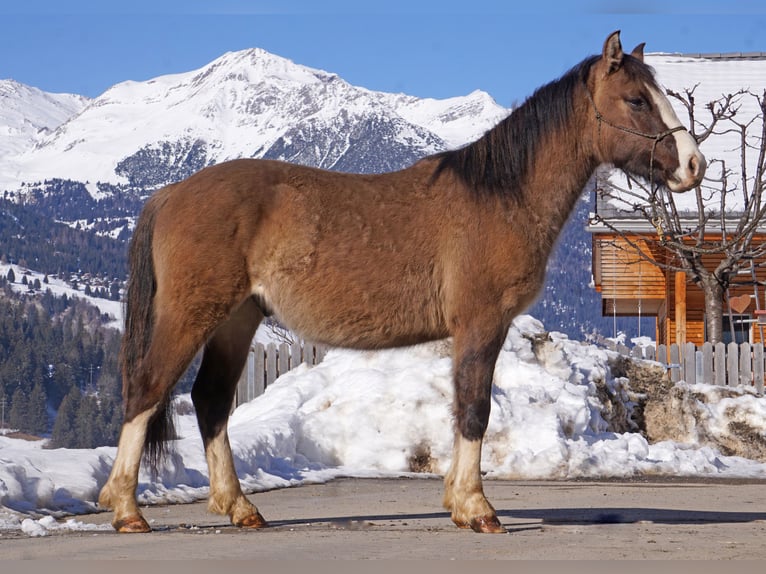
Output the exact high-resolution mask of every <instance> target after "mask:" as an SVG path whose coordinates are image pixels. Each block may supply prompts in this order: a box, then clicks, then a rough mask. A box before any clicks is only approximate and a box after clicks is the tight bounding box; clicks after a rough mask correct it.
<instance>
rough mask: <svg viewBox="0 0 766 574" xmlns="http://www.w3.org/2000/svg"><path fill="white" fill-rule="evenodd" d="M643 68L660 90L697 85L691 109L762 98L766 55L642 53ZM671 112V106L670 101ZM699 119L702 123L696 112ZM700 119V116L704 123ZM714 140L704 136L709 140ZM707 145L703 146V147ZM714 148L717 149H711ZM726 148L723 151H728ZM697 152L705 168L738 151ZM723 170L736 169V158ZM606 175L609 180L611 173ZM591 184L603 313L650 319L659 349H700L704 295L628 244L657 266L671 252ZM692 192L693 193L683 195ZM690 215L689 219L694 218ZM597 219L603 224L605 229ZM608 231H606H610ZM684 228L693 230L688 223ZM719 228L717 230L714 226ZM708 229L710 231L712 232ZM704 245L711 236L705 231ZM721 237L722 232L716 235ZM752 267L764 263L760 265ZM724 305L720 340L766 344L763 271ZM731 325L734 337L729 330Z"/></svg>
mask: <svg viewBox="0 0 766 574" xmlns="http://www.w3.org/2000/svg"><path fill="white" fill-rule="evenodd" d="M646 60H647V63H649V64H650V65H652V66H653V67H655V69H656V71H657V78H658V81H659V82H660V84H662V85H664V86H667V87H669V88H671V89H673V90H675V91H677V92H682V91H683V89H684V88H685V87H689V88H691V87H693V86H695V85H696V86H697V88H696V91H695V93H694V94H695V100H696V105H697V106H700V109H702V110H704V105H705V104H706V103H707V102H709V101H712V100H714V99H717V98H719V97H720V96H721V95H722V94H725V93H734V92H736V91H737V90H739V89H751V90H753V91H756V92H758V93H763V91H764V89H766V54H763V53H759V54H726V55H720V54H717V55H705V56H702V55H693V56H672V55H666V54H662V55H647V58H646ZM674 106H675V103H674ZM677 113H678V115H679V118H680V119H681V121H683V122H684V123H687V116H686V115H685V113H684V112H683V110H680V109H678V108H677ZM699 117H704V116H703V112H700V116H699ZM704 119H706V118H704ZM712 139H713V138H710V140H708V141H711V140H712ZM706 143H707V142H706ZM716 145H717V146H718V147H716ZM727 148H728V149H727ZM701 149H702V151H703V153H704V154H705V156H706V157H707V158H708V161H709V162H710V160H711V159H713V158H718V159H722V155H725V154H727V153H729V154H730V153H732V152H731V149H734V153H735V154H737V153H739V152H738V151H737V150H736V148H735V147H734V146H731V145H729V144H725V143H724V144H721V143H720V142H719V143H718V144H716V143H715V142H713V143H711V144H710V146H709V147H708V148H707V149H706V147H705V144H704V143H703V144H702V145H701ZM727 164H728V165H730V166H731V165H741V162H739V163H736V161H735V158H729V160H727ZM609 173H610V174H611V175H609ZM609 173H608V174H607V175H606V176H604V175H603V174H602V176H601V177H600V178H599V177H597V178H596V181H595V186H596V214H598V216H599V217H600V223H594V221H597V220H598V219H597V218H592V221H591V225H590V226H589V228H588V230H589V231H590V232H591V234H592V248H593V282H594V285H595V289H596V290H597V291H598V292H599V293H601V298H602V304H601V313H602V315H603V316H607V317H611V316H617V317H626V316H633V317H654V318H655V321H656V337H655V340H656V342H657V344H664V345H670V344H673V343H686V342H691V343H694V344H696V345H702V344H703V343H704V342H705V341H706V340H707V338H706V333H705V305H704V297H703V293H702V290H701V289H700V288H699V287H698V286H697V285H695V284H693V283H691V282H690V281H689V279H688V278H687V275H686V274H685V273H683V272H675V271H672V270H667V269H663V268H661V267H658V266H656V265H654V264H653V263H651V262H649V261H647V260H645V259H643V258H642V257H641V256H640V255H639V254H638V253H637V252H636V250H635V249H634V248H632V247H631V245H630V243H633V244H634V245H635V246H638V247H639V248H640V249H642V250H644V251H645V252H646V253H649V254H651V256H652V257H653V258H654V259H655V260H657V261H665V262H667V261H668V258H670V257H672V256H673V254H672V252H670V251H669V250H667V249H665V248H664V247H662V244H661V241H659V239H660V238H659V237H658V230H657V229H656V228H655V227H654V226H653V225H652V223H651V222H650V221H648V220H646V219H642V218H640V217H637V216H636V215H635V212H629V211H628V210H625V209H621V208H620V206H619V205H615V203H614V202H610V200H609V197H608V195H609V194H606V195H604V194H602V193H601V192H602V191H603V189H602V184H603V183H604V179H605V177H613V176H614V172H609ZM689 193H690V194H692V195H693V194H694V192H689ZM694 209H696V206H695V207H694V208H692V212H689V213H688V216H689V217H690V220H691V221H693V220H695V219H696V215H695V213H694V212H693V210H694ZM603 220H606V221H607V222H608V225H605V224H604V222H603ZM610 227H611V228H610ZM690 227H694V224H693V223H691V224H690ZM719 229H720V228H719ZM710 231H713V232H714V230H713V229H712V228H711V229H710ZM707 237H708V239H713V238H714V234H711V233H708V234H707ZM719 237H720V232H719ZM764 241H766V228H765V229H764V232H763V233H761V234H759V235H758V236H757V237H756V240H755V244H759V243H763V242H764ZM719 261H720V256H719V257H716V256H708V257H707V258H703V263H704V264H705V266H706V267H707V268H708V269H714V268H715V266H716V265H717V264H718V262H719ZM757 263H766V262H764V261H759V262H757ZM734 283H735V285H734V286H733V287H732V288H730V289H729V292H728V293H727V295H726V300H725V301H724V307H723V308H724V342H730V341H735V342H738V343H742V342H751V343H756V342H764V330H766V325H763V326H761V325H759V324H758V316H759V315H762V316H763V317H764V319H766V312H765V313H764V314H761V313H759V312H758V311H760V310H764V309H766V287H765V286H766V268H764V267H760V268H759V267H758V266H757V265H755V266H753V269H752V270H748V269H745V270H743V272H742V274H741V275H740V276H738V277H737V278H735V279H734ZM732 324H733V331H732Z"/></svg>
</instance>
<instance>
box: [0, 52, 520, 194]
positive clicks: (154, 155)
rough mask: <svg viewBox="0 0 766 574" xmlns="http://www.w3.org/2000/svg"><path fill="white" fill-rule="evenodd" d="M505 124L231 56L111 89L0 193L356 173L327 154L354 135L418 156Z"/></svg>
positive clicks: (491, 112)
mask: <svg viewBox="0 0 766 574" xmlns="http://www.w3.org/2000/svg"><path fill="white" fill-rule="evenodd" d="M506 114H507V110H506V109H504V108H502V107H501V106H498V105H497V104H496V103H495V102H494V101H493V100H492V98H491V97H490V96H489V95H487V94H486V93H483V92H479V91H476V92H473V93H472V94H469V95H468V96H465V97H462V98H450V99H447V100H433V99H425V100H424V99H418V98H414V97H411V96H407V95H404V94H387V93H381V92H373V91H370V90H366V89H364V88H359V87H356V86H352V85H350V84H349V83H347V82H345V81H344V80H342V79H341V78H339V77H338V76H337V75H335V74H331V73H328V72H324V71H321V70H315V69H312V68H307V67H304V66H300V65H297V64H294V63H293V62H291V61H290V60H287V59H284V58H281V57H278V56H275V55H273V54H270V53H268V52H265V51H264V50H261V49H251V50H245V51H241V52H230V53H227V54H224V55H223V56H221V57H220V58H218V59H217V60H215V61H213V62H211V63H210V64H208V65H207V66H204V67H203V68H200V69H198V70H194V71H191V72H186V73H181V74H174V75H168V76H162V77H158V78H155V79H152V80H149V81H146V82H123V83H120V84H117V85H115V86H113V87H112V88H110V89H109V90H107V91H106V92H105V93H103V94H102V95H101V96H99V97H98V98H96V99H94V100H92V101H91V102H90V103H89V105H88V106H87V107H86V108H85V109H84V110H82V112H81V113H79V114H77V115H73V117H72V118H71V119H70V120H69V121H67V122H65V123H64V124H63V125H61V126H60V127H58V129H56V130H55V131H53V132H52V133H49V134H47V135H44V136H43V137H41V138H39V141H38V143H37V145H36V146H34V148H33V149H29V148H27V149H22V150H19V151H20V152H21V153H19V154H18V155H17V156H16V157H14V158H8V162H7V165H4V167H3V168H2V171H0V188H5V189H13V188H18V187H19V185H20V184H21V183H22V182H32V181H39V180H43V179H45V178H63V179H72V180H76V181H81V182H90V183H91V184H93V183H94V182H108V183H113V184H132V185H136V186H142V187H145V188H146V187H156V186H158V185H161V184H164V183H167V181H164V179H167V178H168V177H169V176H167V175H166V173H167V170H164V169H159V167H161V166H165V167H168V166H172V165H177V164H179V163H180V162H184V161H187V162H191V163H192V164H193V168H195V169H197V168H200V167H203V166H204V165H209V164H211V163H218V162H221V161H223V160H226V159H232V158H238V157H277V158H280V159H288V160H292V161H299V162H301V163H307V164H311V165H318V166H321V167H326V168H344V167H346V164H348V166H353V165H354V163H353V162H350V161H348V160H347V159H345V160H344V158H345V156H346V155H348V154H349V153H351V152H352V151H353V150H350V149H349V148H350V147H351V142H348V141H345V145H344V144H343V143H341V144H337V143H335V144H334V147H333V146H332V145H330V146H327V145H324V144H325V142H327V141H329V140H332V139H333V138H335V139H337V140H340V141H341V142H343V140H344V136H343V134H349V133H350V134H352V136H353V133H354V130H356V131H357V132H360V133H359V135H360V137H364V138H370V137H372V138H375V137H382V138H386V141H387V142H388V143H390V144H393V145H396V144H399V145H400V146H401V149H402V150H404V149H408V150H409V151H408V152H407V153H408V154H412V155H413V157H415V156H416V155H420V156H422V155H424V154H427V153H433V152H436V151H440V150H443V149H447V148H450V147H456V146H459V145H462V144H464V143H467V142H469V141H471V140H473V139H475V138H477V137H478V136H479V135H481V134H482V133H483V132H484V131H486V130H487V129H488V128H489V127H491V126H492V125H494V124H495V123H496V122H497V121H498V120H499V119H500V118H502V117H503V116H505V115H506ZM360 130H361V131H360ZM365 130H367V131H366V132H365ZM348 137H349V136H346V139H348ZM320 149H323V151H321V152H320V151H319V150H320ZM385 167H386V166H385V165H381V166H378V165H374V164H372V165H370V166H369V170H370V171H374V170H376V169H379V168H385ZM364 168H365V167H364V166H363V167H362V169H364ZM147 173H149V174H151V173H158V174H159V175H157V176H156V178H154V179H152V177H151V175H149V176H147ZM183 175H185V174H180V176H183Z"/></svg>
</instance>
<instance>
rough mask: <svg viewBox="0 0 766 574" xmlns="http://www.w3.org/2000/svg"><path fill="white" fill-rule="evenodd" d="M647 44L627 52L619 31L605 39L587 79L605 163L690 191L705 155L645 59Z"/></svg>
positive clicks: (699, 175) (702, 169)
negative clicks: (629, 52) (681, 120)
mask: <svg viewBox="0 0 766 574" xmlns="http://www.w3.org/2000/svg"><path fill="white" fill-rule="evenodd" d="M643 49H644V45H643V44H640V45H639V46H637V47H636V49H635V50H633V52H632V53H631V54H625V53H623V51H622V45H621V44H620V33H619V31H618V32H614V33H613V34H611V35H610V36H609V37H608V38H607V39H606V42H604V49H603V53H602V55H601V58H599V59H598V60H596V61H595V63H594V64H593V66H592V67H591V69H590V74H589V76H588V79H587V82H586V83H587V89H588V94H589V96H588V98H589V99H590V103H589V108H590V109H589V113H590V114H592V119H593V122H592V123H593V130H594V133H595V134H596V137H597V138H598V144H597V147H598V149H599V150H600V153H601V158H600V159H601V160H602V161H603V162H604V163H611V164H613V165H615V166H616V167H618V168H622V169H624V170H625V171H627V172H629V173H632V174H635V175H638V176H641V177H643V178H646V179H648V180H652V181H653V182H654V183H657V184H662V185H666V186H667V187H668V188H669V189H670V190H671V191H687V190H689V189H691V188H693V187H696V186H697V185H699V183H700V182H701V181H702V176H703V175H704V174H705V167H706V161H705V156H703V155H702V153H701V152H700V150H699V148H698V147H697V142H696V141H695V140H694V138H693V137H692V136H691V135H690V134H689V132H688V131H686V129H685V128H684V127H683V125H682V124H681V122H680V121H679V120H678V117H677V116H676V114H675V112H674V111H673V108H672V107H671V105H670V102H669V101H668V99H667V97H666V96H665V94H664V93H663V92H662V90H661V89H660V87H659V86H658V85H657V82H656V81H655V79H654V74H653V73H652V70H651V68H650V67H649V66H647V65H646V64H644V53H643Z"/></svg>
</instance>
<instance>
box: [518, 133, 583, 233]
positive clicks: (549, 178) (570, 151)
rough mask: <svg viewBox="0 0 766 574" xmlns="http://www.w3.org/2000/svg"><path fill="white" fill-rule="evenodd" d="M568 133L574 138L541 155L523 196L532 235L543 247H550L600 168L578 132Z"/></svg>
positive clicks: (564, 140)
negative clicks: (536, 237) (597, 168)
mask: <svg viewBox="0 0 766 574" xmlns="http://www.w3.org/2000/svg"><path fill="white" fill-rule="evenodd" d="M568 133H569V134H571V135H566V136H563V137H561V138H558V139H557V140H556V141H557V144H556V145H555V146H547V147H544V149H542V148H541V149H540V150H539V151H538V153H537V154H536V157H535V159H534V169H532V170H530V176H529V178H528V180H527V182H526V184H525V189H524V194H523V198H524V199H523V209H524V210H525V211H526V212H527V216H528V219H529V221H530V223H532V229H531V230H530V231H531V232H532V233H536V234H537V235H538V236H539V240H540V244H541V245H548V246H550V247H552V246H553V244H554V243H555V241H556V238H557V237H558V236H559V234H560V233H561V230H562V229H563V227H564V225H565V224H566V222H567V219H568V218H569V216H570V214H571V213H572V211H573V210H574V207H575V205H576V203H577V200H578V199H579V197H580V196H581V195H582V193H583V189H584V188H585V186H586V184H587V183H588V180H589V179H590V177H591V176H592V175H593V172H594V171H595V169H596V167H598V162H597V160H596V159H595V158H594V157H593V154H590V153H588V151H587V149H586V147H585V146H583V145H582V143H583V142H582V138H581V137H580V134H578V131H577V130H576V129H574V127H573V129H572V130H570V131H569V132H568Z"/></svg>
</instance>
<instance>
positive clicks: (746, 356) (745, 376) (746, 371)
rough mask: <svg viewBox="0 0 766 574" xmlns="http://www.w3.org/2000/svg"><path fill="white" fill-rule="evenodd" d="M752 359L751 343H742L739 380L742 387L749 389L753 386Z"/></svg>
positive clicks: (740, 347)
mask: <svg viewBox="0 0 766 574" xmlns="http://www.w3.org/2000/svg"><path fill="white" fill-rule="evenodd" d="M751 361H752V358H751V356H750V343H742V344H740V346H739V380H738V383H739V384H740V385H743V386H746V387H749V386H752V384H753V375H752V369H751Z"/></svg>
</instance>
